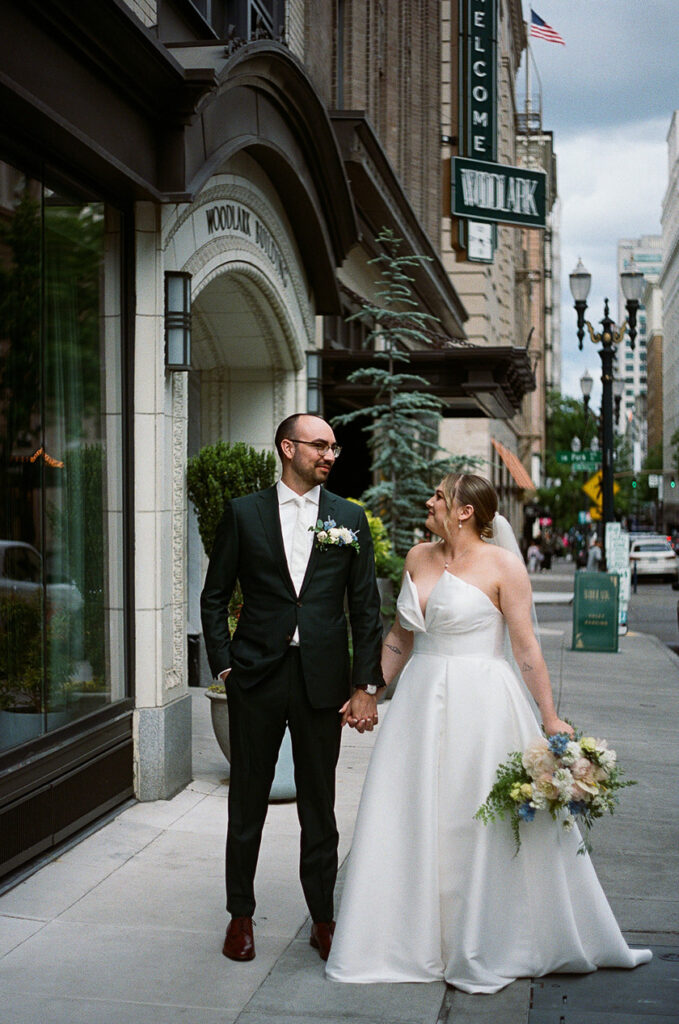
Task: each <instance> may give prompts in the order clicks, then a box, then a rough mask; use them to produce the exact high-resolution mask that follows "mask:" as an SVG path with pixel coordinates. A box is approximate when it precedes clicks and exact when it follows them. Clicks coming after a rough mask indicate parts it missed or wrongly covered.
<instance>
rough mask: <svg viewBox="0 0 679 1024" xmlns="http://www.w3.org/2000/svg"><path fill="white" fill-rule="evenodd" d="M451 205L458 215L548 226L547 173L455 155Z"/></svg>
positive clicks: (499, 221) (525, 224)
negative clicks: (546, 223) (546, 224)
mask: <svg viewBox="0 0 679 1024" xmlns="http://www.w3.org/2000/svg"><path fill="white" fill-rule="evenodd" d="M452 192H453V194H452V197H451V200H452V201H451V206H452V211H453V214H454V215H455V216H456V217H467V218H469V219H471V220H489V221H492V222H493V223H503V224H519V225H522V226H524V227H533V228H544V226H545V220H546V210H547V204H546V196H547V175H546V174H545V172H544V171H530V170H528V169H527V168H525V167H509V166H506V165H505V164H495V163H489V162H487V161H485V160H469V159H468V158H467V157H462V156H457V157H454V158H453V175H452Z"/></svg>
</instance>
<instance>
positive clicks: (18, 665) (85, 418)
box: [0, 164, 124, 749]
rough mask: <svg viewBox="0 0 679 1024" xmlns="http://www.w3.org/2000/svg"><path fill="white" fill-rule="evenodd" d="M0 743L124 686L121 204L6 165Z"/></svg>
mask: <svg viewBox="0 0 679 1024" xmlns="http://www.w3.org/2000/svg"><path fill="white" fill-rule="evenodd" d="M0 211H1V214H2V219H1V220H0V279H1V284H2V298H1V299H0V475H1V477H2V479H1V480H0V491H1V495H2V496H1V498H0V749H6V748H8V747H12V746H15V745H17V744H20V743H22V742H24V741H26V740H28V739H31V738H34V737H35V736H38V735H40V734H41V733H43V732H45V731H47V730H50V729H54V728H57V727H59V726H61V725H63V724H66V723H67V722H70V721H73V720H74V719H77V718H80V717H81V716H83V715H85V714H87V713H89V712H90V711H92V710H96V709H97V708H100V707H103V706H105V705H106V704H108V703H109V702H111V701H113V700H118V699H120V698H121V697H123V696H124V675H123V665H122V649H123V647H122V645H123V618H122V574H121V565H120V558H121V552H122V508H121V501H120V494H121V452H122V444H121V400H120V393H121V391H120V384H121V375H120V351H121V343H120V323H121V320H120V294H119V289H120V283H119V282H120V273H119V260H120V257H119V237H120V225H119V217H118V215H117V214H116V212H115V211H113V210H110V209H109V208H107V207H105V206H104V204H103V203H92V202H84V201H80V200H79V199H78V198H76V197H73V196H68V195H64V194H61V193H60V192H57V191H53V190H50V189H47V188H45V187H43V186H42V185H41V184H40V183H39V182H36V181H35V180H31V179H28V178H26V177H25V176H24V175H22V174H21V173H20V172H19V171H18V170H17V169H15V168H12V167H10V166H9V165H7V164H0Z"/></svg>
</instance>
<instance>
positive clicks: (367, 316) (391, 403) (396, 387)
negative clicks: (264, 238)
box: [333, 228, 478, 555]
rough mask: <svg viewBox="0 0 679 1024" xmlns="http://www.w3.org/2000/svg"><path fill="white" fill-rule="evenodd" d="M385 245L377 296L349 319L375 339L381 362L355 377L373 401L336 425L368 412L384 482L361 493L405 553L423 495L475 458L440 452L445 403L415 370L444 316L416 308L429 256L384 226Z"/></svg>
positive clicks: (378, 260) (370, 341) (376, 466)
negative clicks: (415, 291)
mask: <svg viewBox="0 0 679 1024" xmlns="http://www.w3.org/2000/svg"><path fill="white" fill-rule="evenodd" d="M377 242H378V244H379V245H381V246H382V247H383V249H382V252H380V254H379V255H378V256H376V257H375V258H374V259H372V260H370V261H369V262H370V264H376V265H378V266H379V267H380V270H381V276H382V281H381V284H380V287H379V288H378V290H377V292H376V298H375V301H374V302H370V301H366V302H365V303H364V304H363V307H362V308H361V309H360V310H359V311H358V312H357V313H354V314H353V316H351V317H349V318H348V319H349V320H354V319H359V320H361V321H363V322H364V323H366V324H367V325H369V326H370V328H371V330H370V332H369V334H368V335H367V337H366V342H365V343H366V346H372V347H373V349H374V351H375V359H376V360H379V361H380V362H381V363H382V364H383V365H382V366H371V367H368V368H365V369H360V370H356V371H354V373H352V374H350V376H349V378H348V380H349V382H350V383H355V384H362V385H364V386H365V385H367V386H368V387H370V388H371V389H372V390H374V393H375V397H374V401H373V404H372V405H369V406H367V407H365V408H363V409H358V410H356V411H354V412H350V413H346V414H344V415H342V416H336V417H335V418H334V419H333V426H342V425H343V424H348V423H352V422H353V421H355V420H360V419H367V420H368V423H367V424H366V425H365V427H364V428H363V430H364V432H365V433H366V434H367V435H368V445H369V448H370V452H371V455H372V465H371V469H372V471H373V473H374V474H375V476H376V478H377V482H376V483H375V484H373V486H372V487H369V488H368V489H367V490H366V491H365V492H364V493H363V494H362V495H361V500H362V501H363V502H364V503H365V504H366V505H367V506H368V508H369V509H370V510H371V511H372V512H373V513H374V514H375V515H378V516H380V518H381V519H382V520H383V522H384V524H385V526H386V527H387V530H388V532H389V539H390V541H391V544H392V546H393V548H394V550H395V551H396V552H397V553H398V554H401V555H403V554H405V553H406V552H407V551H408V549H409V548H410V547H411V546H412V544H413V542H414V538H415V531H416V530H417V529H418V528H421V527H422V523H423V520H424V502H425V501H426V500H427V498H428V497H430V496H431V493H432V491H433V489H434V487H435V486H436V485H437V484H438V483H439V481H440V480H441V478H442V477H443V476H445V475H446V473H449V472H452V471H454V470H458V469H461V468H463V467H465V466H472V465H476V464H477V463H478V460H476V459H471V460H470V459H466V458H465V457H464V456H458V457H456V456H452V455H444V456H442V455H441V449H440V446H439V423H440V421H441V419H442V410H443V408H444V405H445V403H444V402H443V401H442V400H441V399H440V398H437V397H436V396H435V395H432V394H429V393H428V392H427V391H425V390H423V389H425V388H428V387H429V382H428V381H427V380H426V379H425V378H424V377H420V376H419V375H417V374H413V373H409V372H408V370H407V364H408V363H409V362H410V352H409V346H411V345H413V344H416V345H418V346H420V347H421V346H425V347H426V348H428V349H429V348H431V347H432V339H431V328H432V325H434V324H436V323H438V322H439V321H438V318H437V317H435V316H433V315H432V314H430V313H424V312H422V311H421V310H419V309H418V308H417V302H416V300H415V299H414V298H413V296H412V289H411V285H412V283H413V278H412V277H411V276H410V275H409V273H408V271H409V270H410V269H411V268H412V267H414V266H416V265H417V264H419V263H421V262H422V261H424V260H426V259H428V257H426V256H417V255H410V256H401V255H399V248H400V245H401V239H400V238H397V237H396V236H395V235H394V232H393V231H392V230H391V229H388V228H383V229H382V230H381V232H380V234H379V235H378V236H377Z"/></svg>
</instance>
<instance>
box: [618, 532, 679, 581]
mask: <svg viewBox="0 0 679 1024" xmlns="http://www.w3.org/2000/svg"><path fill="white" fill-rule="evenodd" d="M629 564H630V569H631V570H632V572H634V567H635V566H636V570H637V576H662V577H664V578H665V579H668V580H670V581H671V582H674V581H675V580H676V579H679V557H678V556H677V554H676V553H675V551H674V548H673V547H672V545H671V544H670V542H669V541H668V540H667V539H666V538H665V537H639V538H632V540H631V543H630V549H629Z"/></svg>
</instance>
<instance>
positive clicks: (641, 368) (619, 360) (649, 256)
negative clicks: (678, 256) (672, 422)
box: [615, 235, 663, 460]
mask: <svg viewBox="0 0 679 1024" xmlns="http://www.w3.org/2000/svg"><path fill="white" fill-rule="evenodd" d="M662 253H663V240H662V237H661V236H660V235H642V236H641V237H640V238H621V239H620V240H619V241H618V316H617V320H618V323H619V324H621V323H623V321H624V319H625V317H626V315H627V314H626V311H625V297H624V295H623V293H622V288H621V286H620V275H621V274H622V273H623V272H624V271H625V270H629V269H630V266H631V264H632V260H633V261H634V265H635V267H636V269H637V270H638V271H639V272H640V273H642V274H643V275H644V277H645V278H646V279H647V280H649V279H655V280H657V278H658V275H659V274H660V270H661V268H662ZM647 348H648V340H647V331H646V308H645V306H644V305H643V303H642V304H641V305H640V306H639V312H638V314H637V337H636V340H635V347H634V349H632V344H631V341H630V338H629V335H626V336H625V339H624V341H623V342H622V343H621V345H620V347H619V349H618V351H617V353H616V367H615V375H616V377H621V378H622V379H623V380H624V381H625V390H624V392H623V396H622V400H621V406H622V408H621V414H620V423H621V429H623V430H625V431H626V432H627V433H628V435H630V436H632V437H634V438H635V439H636V440H638V439H640V438H642V437H643V438H645V436H646V430H645V424H641V423H633V418H634V416H635V408H638V406H637V404H636V400H637V398H639V397H640V396H645V395H646V393H647V389H648V355H647ZM642 404H643V403H642ZM646 454H647V449H646V448H645V441H643V442H642V447H641V451H640V457H641V459H642V460H643V459H644V458H645V457H646Z"/></svg>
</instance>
